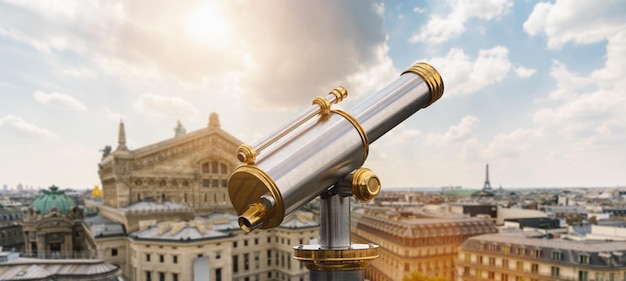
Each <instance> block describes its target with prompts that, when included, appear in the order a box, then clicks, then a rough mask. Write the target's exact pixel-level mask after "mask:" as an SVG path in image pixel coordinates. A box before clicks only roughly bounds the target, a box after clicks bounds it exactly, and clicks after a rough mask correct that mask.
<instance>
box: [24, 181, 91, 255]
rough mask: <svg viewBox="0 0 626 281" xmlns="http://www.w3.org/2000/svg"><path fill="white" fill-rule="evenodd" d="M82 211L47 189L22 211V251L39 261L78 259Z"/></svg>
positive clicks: (81, 245)
mask: <svg viewBox="0 0 626 281" xmlns="http://www.w3.org/2000/svg"><path fill="white" fill-rule="evenodd" d="M82 219H83V210H82V208H81V207H78V206H75V204H74V201H73V200H72V199H71V198H70V197H68V196H67V195H65V193H64V192H63V191H60V190H58V188H57V187H56V186H51V187H50V188H49V190H43V191H42V194H41V195H39V196H38V197H37V198H35V200H33V202H32V203H31V205H30V207H29V208H28V209H26V210H24V212H23V223H22V228H23V231H24V252H25V254H26V256H32V257H39V258H82V257H83V256H82V254H83V253H84V252H83V250H84V242H85V236H84V228H83V226H82Z"/></svg>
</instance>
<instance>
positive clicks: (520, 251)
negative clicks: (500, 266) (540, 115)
mask: <svg viewBox="0 0 626 281" xmlns="http://www.w3.org/2000/svg"><path fill="white" fill-rule="evenodd" d="M524 252H525V251H524V248H521V247H520V248H517V249H516V253H517V255H518V256H523V255H524Z"/></svg>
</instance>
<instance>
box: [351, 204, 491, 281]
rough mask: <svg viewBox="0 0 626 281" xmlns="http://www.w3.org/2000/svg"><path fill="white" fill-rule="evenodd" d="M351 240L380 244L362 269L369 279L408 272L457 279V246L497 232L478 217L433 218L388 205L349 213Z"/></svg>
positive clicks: (389, 280) (387, 279) (387, 280)
mask: <svg viewBox="0 0 626 281" xmlns="http://www.w3.org/2000/svg"><path fill="white" fill-rule="evenodd" d="M352 220H353V222H352V241H353V242H354V243H370V242H372V243H375V244H378V245H380V248H379V255H380V257H379V258H378V259H375V260H374V261H372V263H371V264H370V266H369V267H368V268H367V269H366V271H365V277H366V279H368V280H371V281H395V280H402V278H403V277H405V276H409V275H410V274H411V272H419V273H421V274H424V275H427V276H433V277H443V278H445V280H455V279H456V267H455V262H456V259H457V255H458V248H459V247H460V246H461V244H463V242H464V241H465V240H467V239H468V238H470V237H473V236H476V235H481V234H486V233H496V232H497V229H496V227H495V225H494V224H493V222H492V221H490V220H486V219H480V218H459V217H457V218H433V217H429V216H425V215H420V214H416V213H402V212H398V211H395V210H390V209H382V208H378V209H374V208H369V209H368V208H366V209H362V210H359V212H356V213H355V214H354V215H353V217H352Z"/></svg>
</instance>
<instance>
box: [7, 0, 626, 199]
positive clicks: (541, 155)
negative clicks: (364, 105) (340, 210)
mask: <svg viewBox="0 0 626 281" xmlns="http://www.w3.org/2000/svg"><path fill="white" fill-rule="evenodd" d="M623 11H626V2H625V1H619V0H614V1H603V2H601V4H598V2H595V1H573V0H570V1H565V0H557V1H547V2H536V1H506V0H494V1H419V2H413V1H382V2H381V1H314V2H291V1H272V2H265V3H261V2H257V1H228V2H226V1H223V2H218V1H184V2H180V1H179V2H166V1H163V2H159V1H151V2H150V3H146V2H142V3H140V2H129V1H123V2H122V1H120V2H116V1H107V2H104V1H69V0H68V1H1V2H0V18H2V21H0V62H2V63H0V92H1V93H2V97H3V99H2V102H1V103H0V147H2V149H0V158H1V159H2V161H0V171H2V173H0V185H4V184H7V185H9V186H15V185H17V184H18V183H20V182H21V183H23V184H25V185H29V186H37V187H48V186H50V185H52V184H55V185H57V186H60V187H62V188H91V187H92V186H93V185H94V184H99V181H100V180H99V177H98V173H97V170H98V167H97V164H98V162H99V161H100V158H101V155H102V154H101V152H99V150H100V149H102V148H103V147H104V146H105V145H111V146H112V147H113V148H115V147H116V145H117V132H118V125H119V122H120V120H123V121H124V123H125V126H126V136H127V141H128V145H129V147H130V149H133V148H139V147H143V146H146V145H149V144H152V143H155V142H159V141H162V140H165V139H167V138H171V137H173V136H174V131H173V128H174V127H175V126H176V122H177V120H180V121H181V123H182V124H183V126H185V128H186V129H187V131H188V132H190V131H194V130H197V129H200V128H204V127H206V126H207V122H208V117H209V114H210V113H211V112H216V113H218V114H219V117H220V122H221V127H222V129H224V130H225V131H227V132H229V133H230V134H232V135H233V136H235V137H237V138H239V139H240V140H241V141H243V142H246V143H253V142H254V141H255V140H258V139H260V138H261V137H262V136H264V135H265V134H268V133H270V132H271V131H273V130H274V129H276V128H277V127H279V126H280V125H281V124H282V123H284V122H285V121H287V120H289V119H290V118H291V117H292V116H294V115H295V114H297V113H298V112H299V111H301V110H303V109H305V108H307V107H308V106H309V105H310V102H311V100H312V99H313V98H314V97H315V96H318V95H324V94H326V93H327V92H328V91H330V90H331V89H332V88H334V87H336V86H338V85H344V86H345V87H346V88H347V89H348V91H349V96H348V98H347V99H346V100H345V101H344V102H343V103H342V104H341V105H340V107H341V108H344V109H348V110H349V109H350V108H351V107H352V106H353V105H355V104H357V103H358V102H360V101H361V100H362V99H363V98H365V97H366V96H367V95H368V94H371V93H373V92H375V91H376V90H377V89H380V88H382V87H383V86H385V85H386V84H388V83H389V82H391V81H392V80H394V79H395V78H396V77H397V76H398V75H399V74H400V73H401V72H402V71H404V70H405V69H406V68H407V67H409V66H410V65H411V64H412V63H414V62H416V61H424V62H427V63H429V64H431V65H433V66H434V67H435V68H437V70H439V72H440V73H441V76H442V77H443V80H444V83H445V88H446V89H445V92H444V95H443V98H442V99H441V100H439V101H438V102H436V103H435V104H433V105H431V106H430V107H428V108H426V109H423V110H421V111H419V112H418V113H416V114H415V115H414V116H412V117H411V118H409V119H408V120H406V121H405V122H404V123H402V124H401V125H400V126H399V127H397V128H396V129H394V130H393V131H391V132H389V133H388V134H387V135H385V136H383V137H382V138H381V139H380V140H378V141H377V142H376V143H374V145H372V146H371V148H370V155H369V159H368V160H367V162H366V164H365V166H366V167H369V168H371V169H372V170H374V171H375V172H376V173H377V174H378V175H379V177H380V178H381V180H382V182H383V185H384V187H440V186H448V185H455V186H465V187H475V188H477V187H481V186H482V183H483V181H484V169H485V164H486V163H489V164H490V176H491V184H492V186H494V187H498V186H500V185H502V186H503V187H505V188H508V187H515V188H517V187H547V186H555V187H572V186H576V187H578V186H589V187H595V186H607V187H615V186H624V185H626V173H624V167H626V157H624V156H625V155H626V123H625V122H624V120H626V111H625V110H624V109H625V108H626V95H624V90H623V89H625V88H626V79H624V77H626V65H625V64H624V63H623V62H624V61H626V49H625V48H624V46H626V17H624V16H623ZM233 153H234V152H233Z"/></svg>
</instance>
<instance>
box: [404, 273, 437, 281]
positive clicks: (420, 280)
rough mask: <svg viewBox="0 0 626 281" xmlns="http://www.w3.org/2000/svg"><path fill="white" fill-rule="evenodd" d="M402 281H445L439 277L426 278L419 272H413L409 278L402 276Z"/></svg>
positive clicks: (426, 276)
mask: <svg viewBox="0 0 626 281" xmlns="http://www.w3.org/2000/svg"><path fill="white" fill-rule="evenodd" d="M402 281H446V278H443V277H441V276H428V275H424V274H422V273H420V272H417V271H413V272H411V275H410V276H404V278H402Z"/></svg>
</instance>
